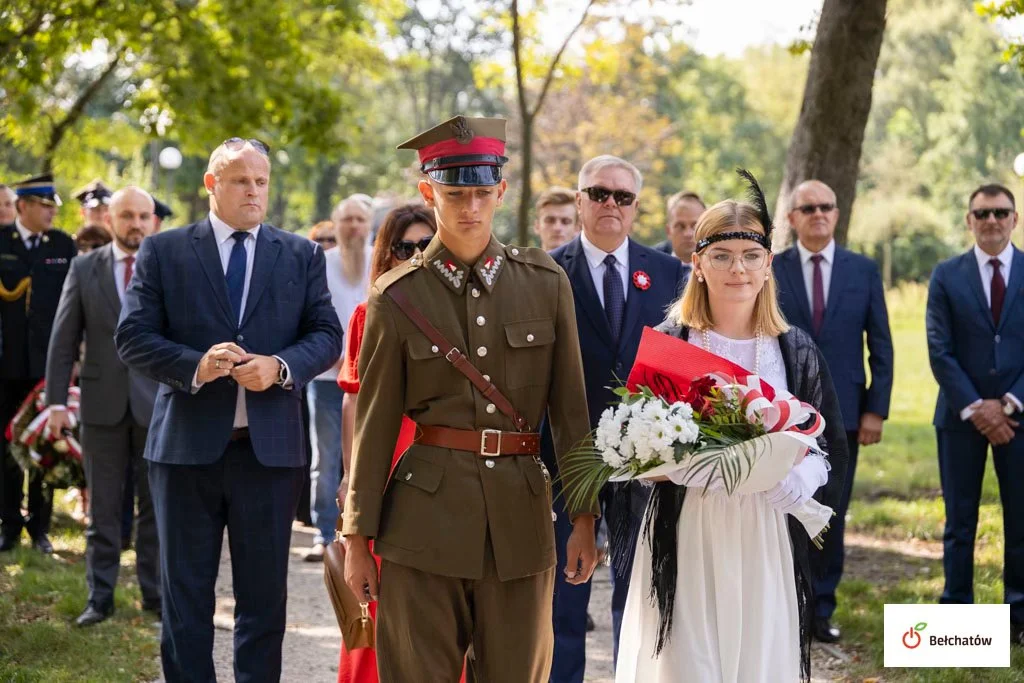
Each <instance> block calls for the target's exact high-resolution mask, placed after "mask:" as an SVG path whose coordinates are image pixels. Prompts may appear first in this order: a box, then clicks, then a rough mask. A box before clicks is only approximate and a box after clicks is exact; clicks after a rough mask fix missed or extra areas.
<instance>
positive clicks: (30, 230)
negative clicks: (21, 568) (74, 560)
mask: <svg viewBox="0 0 1024 683" xmlns="http://www.w3.org/2000/svg"><path fill="white" fill-rule="evenodd" d="M14 187H15V194H16V195H17V200H16V202H15V205H16V209H17V213H18V216H17V219H16V220H15V223H14V225H9V226H6V227H4V228H3V229H0V321H2V322H0V324H2V326H3V327H2V329H0V338H2V340H3V342H2V343H3V346H2V348H0V551H4V550H11V549H12V548H14V547H15V546H17V545H18V541H19V539H20V537H21V530H22V529H23V528H24V529H27V530H28V534H29V536H30V537H31V538H32V546H33V547H34V548H36V549H37V550H39V551H40V552H42V553H46V554H49V553H52V552H53V546H52V545H51V544H50V539H49V538H48V537H47V534H48V533H49V531H50V514H51V512H52V510H53V499H52V497H51V494H50V493H49V492H46V493H44V491H43V481H42V478H41V477H32V478H30V479H29V484H28V519H27V520H25V519H22V517H21V501H22V487H23V485H24V482H25V475H24V473H23V472H22V471H21V468H19V467H18V464H17V463H16V462H15V461H14V458H13V457H12V456H11V455H10V453H8V452H7V439H6V438H5V436H4V434H5V432H6V427H7V424H8V423H9V422H10V421H11V418H13V417H14V414H15V413H16V412H17V411H18V408H19V406H20V405H21V402H22V401H24V400H25V397H26V396H27V395H28V394H29V392H31V391H32V389H33V388H35V386H36V385H37V384H38V383H39V380H40V379H42V378H43V375H44V374H45V372H46V347H47V344H48V343H49V341H50V330H51V328H52V326H53V317H54V315H55V314H56V313H57V302H58V301H59V300H60V292H61V288H63V286H64V278H65V276H66V275H67V274H68V268H69V267H70V266H71V259H73V258H74V257H75V254H76V253H77V249H76V248H75V242H74V240H72V239H71V237H69V236H68V235H67V234H65V233H63V232H61V231H60V230H54V229H52V228H53V217H54V216H55V215H56V214H57V208H58V207H59V206H60V204H61V201H60V197H59V196H58V195H57V192H56V190H55V188H54V185H53V176H52V175H50V174H45V175H41V176H38V177H35V178H30V179H29V180H26V181H24V182H21V183H18V184H17V185H15V186H14Z"/></svg>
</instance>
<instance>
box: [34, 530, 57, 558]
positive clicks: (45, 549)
mask: <svg viewBox="0 0 1024 683" xmlns="http://www.w3.org/2000/svg"><path fill="white" fill-rule="evenodd" d="M32 547H33V548H35V549H36V550H38V551H39V552H41V553H42V554H43V555H52V554H53V544H52V543H50V539H49V538H47V537H46V534H43V535H41V536H38V537H37V538H33V539H32Z"/></svg>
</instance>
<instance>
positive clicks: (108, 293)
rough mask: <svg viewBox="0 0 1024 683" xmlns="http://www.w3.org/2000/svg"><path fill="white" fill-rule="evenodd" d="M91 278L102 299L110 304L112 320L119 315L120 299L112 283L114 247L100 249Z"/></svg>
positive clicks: (115, 286) (108, 246)
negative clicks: (101, 294)
mask: <svg viewBox="0 0 1024 683" xmlns="http://www.w3.org/2000/svg"><path fill="white" fill-rule="evenodd" d="M92 277H93V280H94V281H95V282H96V283H97V287H99V288H100V291H101V292H102V293H103V298H104V299H106V300H107V303H108V304H110V310H111V312H112V313H113V314H114V320H117V318H119V317H120V315H121V298H120V297H119V296H118V295H117V285H116V284H115V282H114V247H113V246H111V245H109V244H108V245H107V246H105V247H103V248H102V250H101V251H100V253H99V255H98V256H97V257H96V260H95V261H94V262H93V266H92Z"/></svg>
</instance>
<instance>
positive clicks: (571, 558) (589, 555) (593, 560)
mask: <svg viewBox="0 0 1024 683" xmlns="http://www.w3.org/2000/svg"><path fill="white" fill-rule="evenodd" d="M596 567H597V542H596V540H595V538H594V516H593V515H589V514H583V515H580V516H578V517H577V518H576V520H575V521H574V522H573V527H572V534H570V536H569V542H568V543H567V544H566V546H565V580H566V581H568V582H569V583H571V584H572V585H574V586H578V585H580V584H581V583H586V582H587V581H590V576H591V575H592V574H593V573H594V569H595V568H596Z"/></svg>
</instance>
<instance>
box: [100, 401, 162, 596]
mask: <svg viewBox="0 0 1024 683" xmlns="http://www.w3.org/2000/svg"><path fill="white" fill-rule="evenodd" d="M145 447H146V427H143V426H141V425H138V424H136V422H135V420H134V419H133V418H132V415H131V411H128V412H126V414H125V417H124V419H123V420H122V421H121V423H120V424H118V425H114V426H100V425H82V450H83V452H84V456H85V479H86V482H87V484H88V486H89V494H90V495H89V501H90V514H89V528H88V529H87V530H86V532H85V540H86V543H85V563H86V564H85V567H86V569H85V576H86V582H87V583H88V585H89V602H90V603H92V604H93V605H95V606H96V607H97V608H98V609H100V610H102V611H107V610H109V609H111V608H112V607H113V606H114V587H115V586H116V585H117V573H118V569H119V568H120V566H121V525H122V515H123V510H124V507H123V499H124V495H125V489H126V486H125V476H126V473H127V472H132V473H134V476H135V478H136V481H135V487H134V489H137V490H138V494H139V533H138V542H137V544H136V553H137V561H136V571H137V572H138V577H139V588H140V589H141V591H142V604H143V605H144V606H145V607H147V608H157V607H159V606H160V551H159V544H158V543H157V532H156V517H155V515H154V513H153V503H152V501H151V499H150V495H149V481H148V480H147V478H146V461H145V460H143V458H142V455H143V452H144V451H145ZM129 463H131V466H130V467H129Z"/></svg>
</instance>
